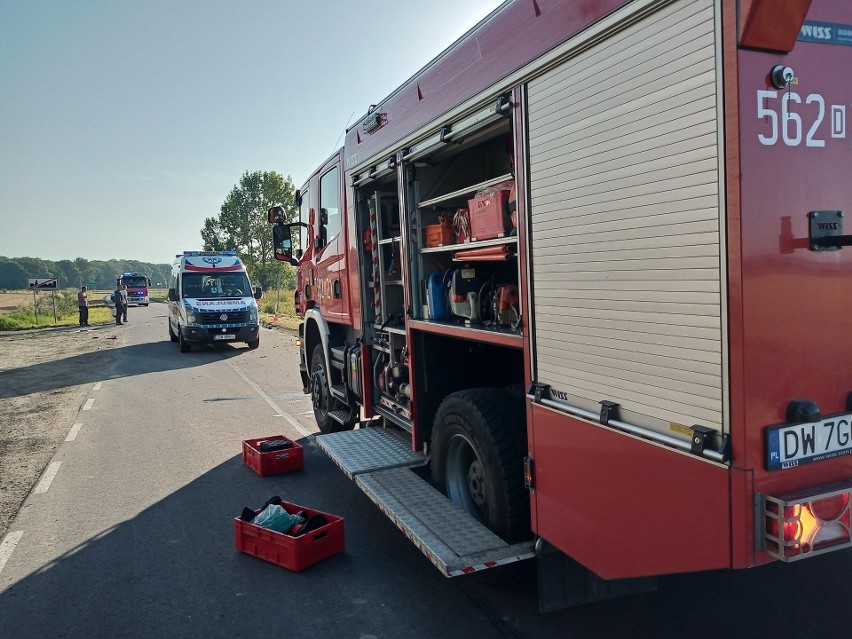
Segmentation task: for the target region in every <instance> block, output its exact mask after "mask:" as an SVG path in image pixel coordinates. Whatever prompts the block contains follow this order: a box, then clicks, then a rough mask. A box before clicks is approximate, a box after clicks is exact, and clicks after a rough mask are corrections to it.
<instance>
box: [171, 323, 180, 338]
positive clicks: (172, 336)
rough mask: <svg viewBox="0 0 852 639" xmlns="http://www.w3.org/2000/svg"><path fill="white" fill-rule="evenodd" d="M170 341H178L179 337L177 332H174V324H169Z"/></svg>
mask: <svg viewBox="0 0 852 639" xmlns="http://www.w3.org/2000/svg"><path fill="white" fill-rule="evenodd" d="M169 339H170V340H172V341H173V342H176V341H178V336H177V335H175V332H174V331H173V330H172V324H171V322H169Z"/></svg>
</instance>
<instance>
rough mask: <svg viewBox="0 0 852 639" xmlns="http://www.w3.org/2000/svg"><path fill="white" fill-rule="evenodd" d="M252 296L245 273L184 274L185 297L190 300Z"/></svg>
mask: <svg viewBox="0 0 852 639" xmlns="http://www.w3.org/2000/svg"><path fill="white" fill-rule="evenodd" d="M246 295H251V287H250V286H249V281H248V277H247V276H246V274H245V273H223V274H221V275H219V274H218V273H184V275H183V296H184V297H189V298H202V299H216V298H220V297H244V296H246Z"/></svg>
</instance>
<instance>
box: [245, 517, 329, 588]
mask: <svg viewBox="0 0 852 639" xmlns="http://www.w3.org/2000/svg"><path fill="white" fill-rule="evenodd" d="M281 507H282V508H284V510H286V511H287V512H288V513H290V514H291V515H292V514H296V513H298V512H299V511H304V512H305V515H306V516H307V517H309V518H310V517H313V516H315V515H322V516H323V517H325V519H326V521H327V522H328V523H327V524H325V525H324V526H320V527H319V528H316V529H314V530H311V531H310V532H306V533H304V534H302V535H298V536H295V537H294V536H293V535H288V534H286V533H280V532H276V531H274V530H268V529H266V528H262V527H261V526H255V525H254V524H250V523H249V522H247V521H243V520H242V519H240V518H239V517H237V518H236V519H234V542H235V545H236V548H237V550H239V551H240V552H244V553H246V554H247V555H251V556H253V557H259V558H260V559H265V560H266V561H269V562H271V563H273V564H277V565H279V566H284V567H285V568H287V569H289V570H292V571H294V572H299V571H300V570H304V569H305V568H307V567H308V566H313V565H314V564H315V563H318V562H320V561H322V560H323V559H328V558H329V557H331V556H332V555H336V554H337V553H340V552H343V548H344V543H343V518H342V517H337V516H335V515H329V514H328V513H323V512H320V511H318V510H311V509H310V508H305V507H303V506H297V505H296V504H290V503H287V502H282V503H281Z"/></svg>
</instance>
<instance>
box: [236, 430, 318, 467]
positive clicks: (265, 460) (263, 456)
mask: <svg viewBox="0 0 852 639" xmlns="http://www.w3.org/2000/svg"><path fill="white" fill-rule="evenodd" d="M273 439H286V440H287V441H288V442H290V443H292V444H293V446H292V448H285V449H283V450H274V451H272V452H268V453H262V452H260V442H265V441H270V440H273ZM243 462H244V463H245V465H246V466H248V467H249V468H251V469H252V470H253V471H254V472H256V473H257V474H258V475H275V474H277V473H288V472H290V471H291V470H300V469H301V468H302V467H304V465H305V453H304V450H303V449H302V447H301V446H300V445H299V444H297V443H296V442H294V441H293V440H292V439H289V438H287V437H284V435H271V436H269V437H261V438H259V439H247V440H245V441H244V442H243Z"/></svg>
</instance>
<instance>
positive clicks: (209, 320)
mask: <svg viewBox="0 0 852 639" xmlns="http://www.w3.org/2000/svg"><path fill="white" fill-rule="evenodd" d="M223 315H226V316H227V317H226V318H225V319H222V316H223ZM248 321H249V312H248V311H217V312H210V313H199V314H198V323H199V324H245V323H246V322H248Z"/></svg>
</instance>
